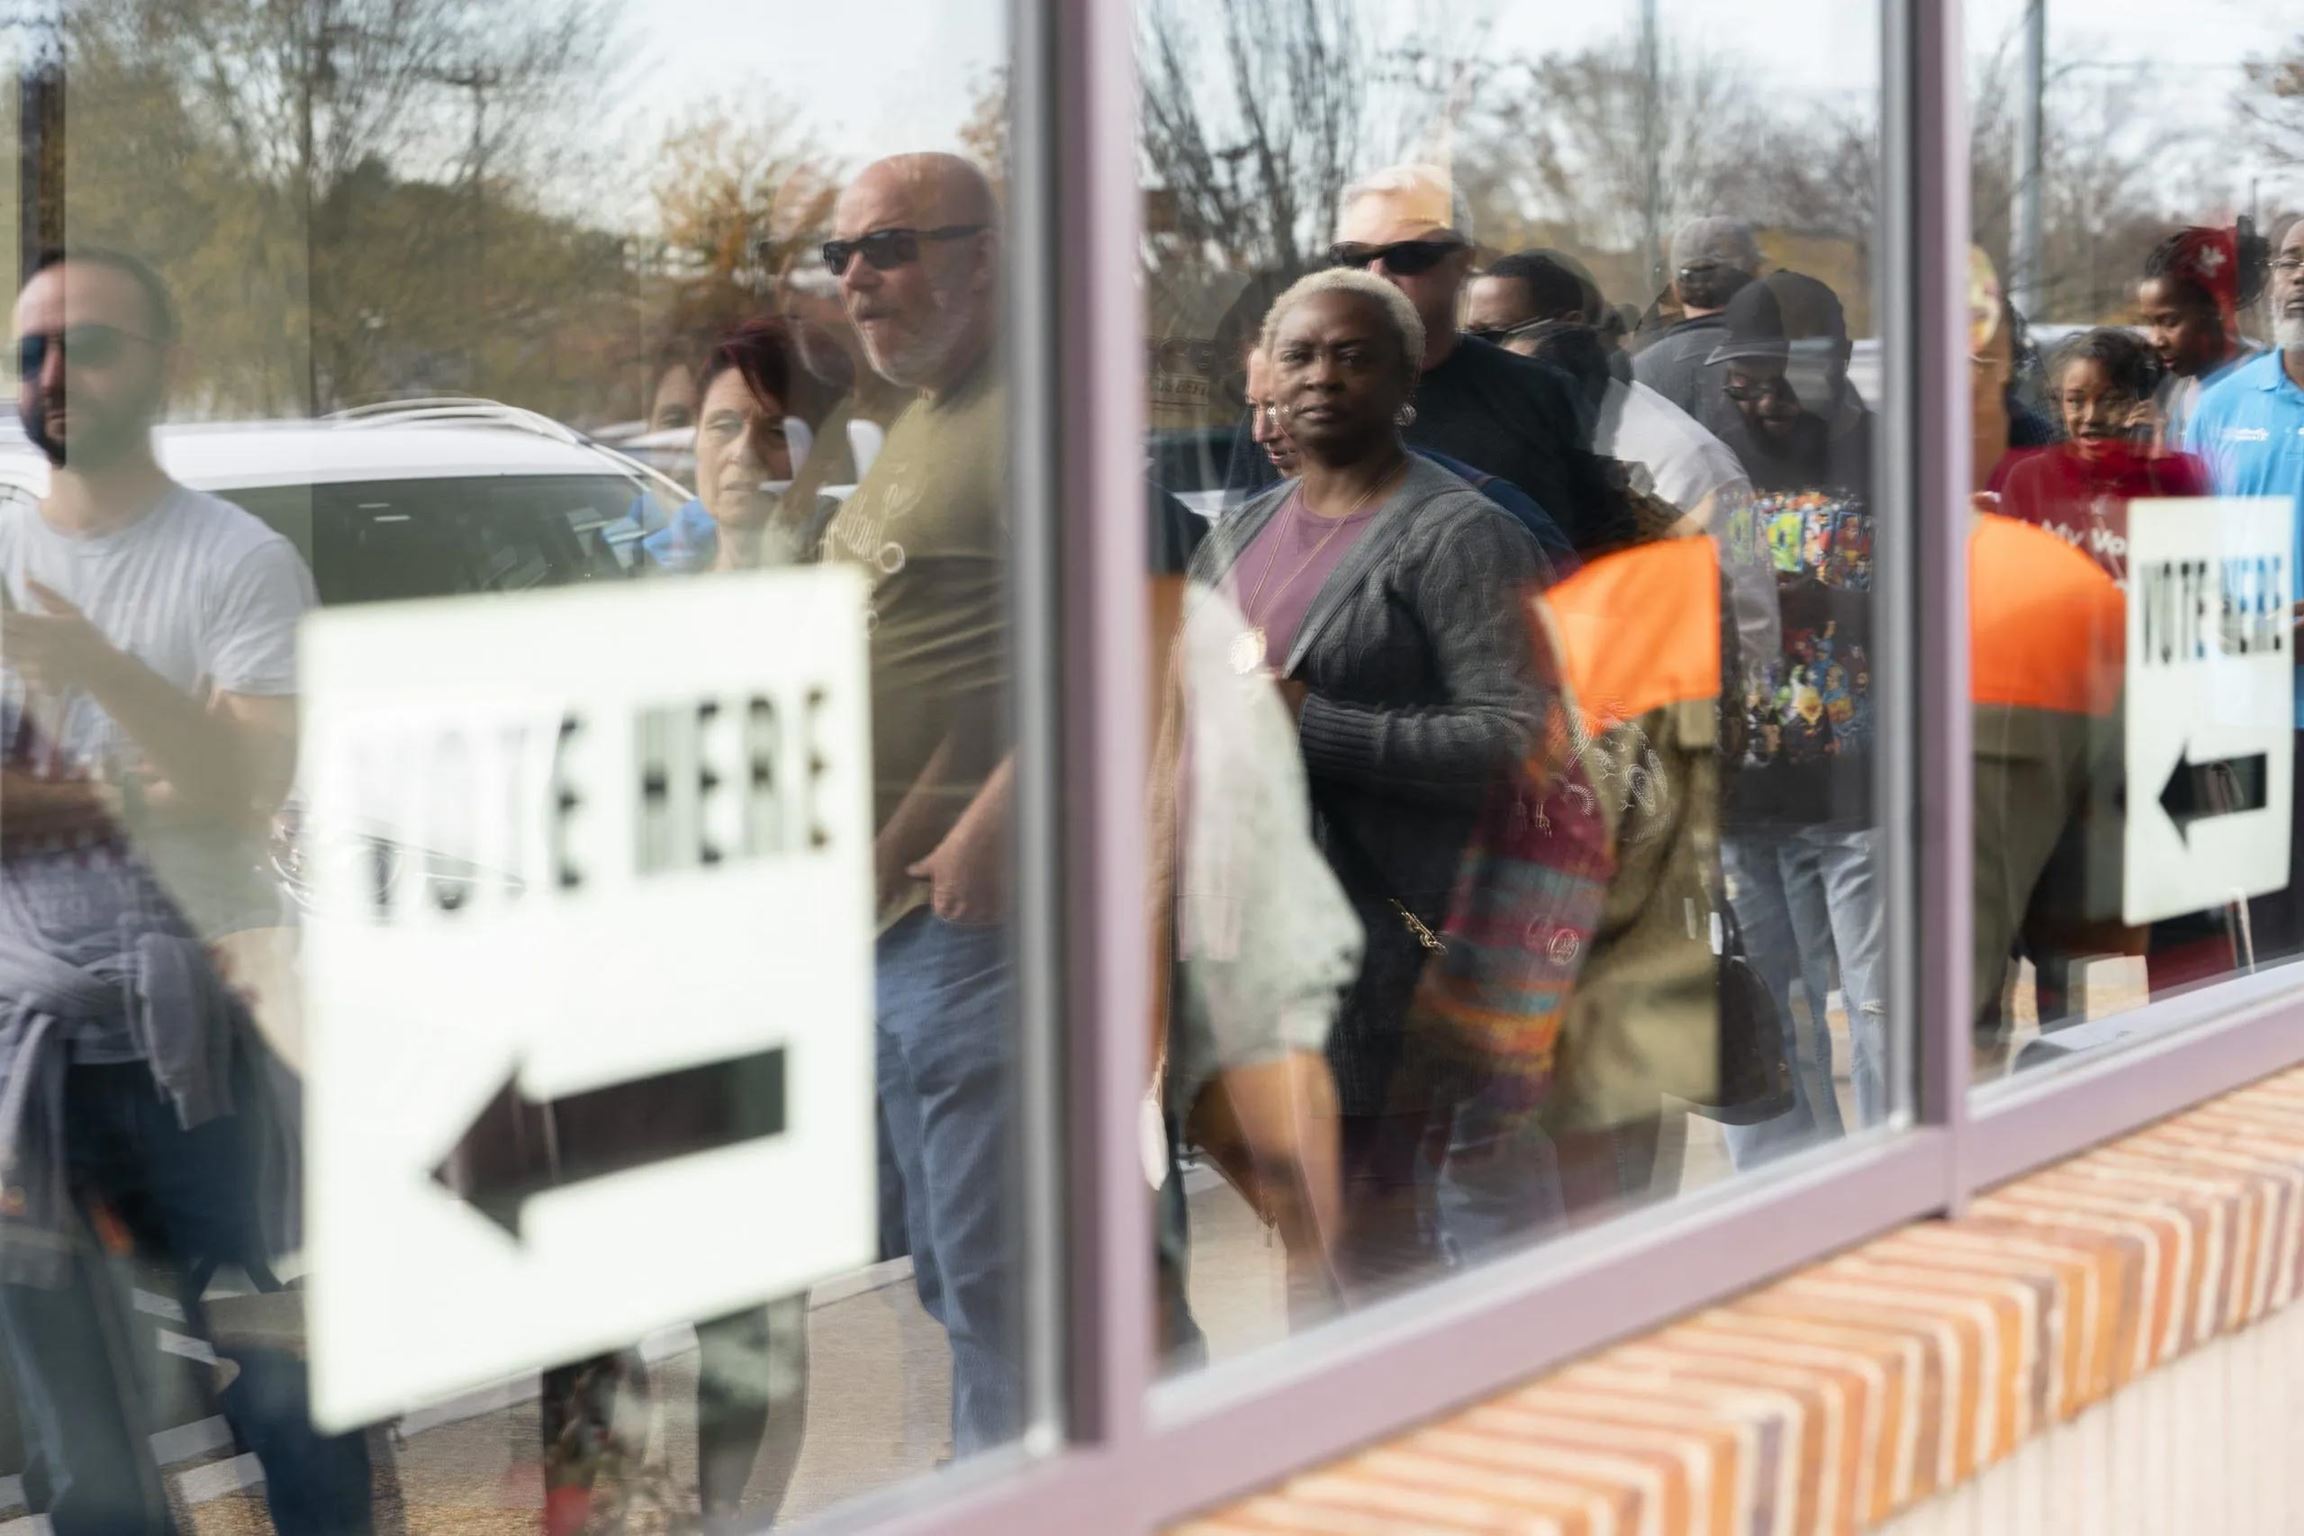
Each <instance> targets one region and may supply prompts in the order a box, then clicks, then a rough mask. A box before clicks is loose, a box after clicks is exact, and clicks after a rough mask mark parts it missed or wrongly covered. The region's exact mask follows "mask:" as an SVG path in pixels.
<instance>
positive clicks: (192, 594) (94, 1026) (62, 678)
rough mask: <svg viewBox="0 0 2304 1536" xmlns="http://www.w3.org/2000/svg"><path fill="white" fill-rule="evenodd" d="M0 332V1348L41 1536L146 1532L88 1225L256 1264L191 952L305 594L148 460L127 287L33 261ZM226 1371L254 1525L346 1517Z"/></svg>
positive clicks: (239, 1156) (248, 833) (252, 1388)
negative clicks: (5, 401) (19, 432)
mask: <svg viewBox="0 0 2304 1536" xmlns="http://www.w3.org/2000/svg"><path fill="white" fill-rule="evenodd" d="M15 325H16V338H17V340H16V347H17V362H18V365H19V369H20V376H21V378H22V380H23V383H22V393H21V395H20V398H19V402H18V404H19V410H20V413H21V416H22V420H23V425H24V430H25V433H26V435H27V436H29V437H30V438H31V440H32V441H33V443H34V444H35V445H36V446H38V447H39V448H40V450H41V451H42V452H43V453H44V454H45V455H46V456H47V457H48V460H49V462H50V463H51V465H53V467H54V473H53V475H52V477H51V483H50V488H49V491H48V494H47V496H46V497H45V498H43V499H42V500H41V501H40V503H39V504H38V505H37V506H32V505H29V504H26V503H23V502H17V503H14V504H10V505H7V506H0V589H4V591H5V596H6V605H5V610H4V611H0V665H4V668H5V691H4V693H0V1169H4V1170H5V1178H6V1184H5V1187H4V1188H0V1347H4V1349H5V1352H6V1357H7V1363H8V1369H9V1377H10V1380H11V1381H12V1382H13V1383H14V1384H15V1386H16V1389H17V1394H18V1398H19V1401H20V1402H21V1403H22V1404H23V1406H24V1409H25V1418H26V1430H27V1440H28V1442H29V1445H30V1449H31V1451H32V1454H33V1457H34V1459H35V1460H36V1461H37V1463H38V1464H39V1468H40V1474H41V1475H40V1477H39V1478H38V1479H36V1480H35V1481H36V1484H37V1485H38V1486H42V1487H44V1488H45V1489H46V1497H45V1499H44V1500H43V1501H42V1502H43V1504H44V1505H45V1508H44V1511H43V1512H44V1513H46V1514H47V1515H48V1516H49V1518H50V1522H51V1524H52V1526H53V1528H54V1529H55V1530H56V1531H57V1532H58V1536H70V1533H72V1532H75V1531H105V1532H110V1531H144V1530H152V1531H163V1530H167V1529H170V1528H171V1527H170V1521H169V1516H168V1508H167V1503H166V1499H165V1497H164V1494H163V1492H162V1489H161V1487H160V1481H159V1476H158V1473H157V1472H156V1470H155V1469H154V1468H153V1466H152V1461H151V1453H150V1449H149V1446H148V1444H147V1434H148V1432H149V1430H150V1429H152V1428H156V1427H158V1426H148V1425H144V1424H142V1423H141V1422H140V1419H141V1413H140V1411H139V1409H140V1403H141V1393H140V1391H139V1388H138V1383H137V1380H136V1373H135V1369H134V1362H133V1361H131V1360H127V1359H123V1358H121V1357H120V1355H119V1352H118V1350H117V1349H116V1348H114V1347H112V1341H115V1340H117V1339H119V1338H121V1337H124V1336H126V1335H125V1334H124V1333H123V1331H122V1324H121V1321H120V1320H121V1318H122V1317H123V1316H124V1315H125V1314H124V1312H123V1310H122V1306H123V1301H124V1298H123V1297H122V1296H120V1295H119V1293H118V1291H117V1288H116V1285H115V1284H114V1282H113V1280H112V1279H111V1277H110V1276H109V1275H108V1274H107V1273H106V1270H107V1266H106V1265H105V1264H104V1263H103V1261H102V1255H101V1252H100V1251H99V1250H98V1248H97V1247H96V1245H95V1244H94V1242H93V1241H92V1239H91V1233H92V1230H93V1229H96V1228H106V1229H109V1230H110V1231H112V1232H113V1233H115V1234H125V1235H126V1236H127V1237H128V1238H129V1239H130V1240H131V1241H132V1242H133V1244H134V1246H135V1249H136V1251H137V1253H138V1256H139V1258H140V1259H141V1260H143V1261H144V1262H146V1263H147V1264H158V1265H161V1266H164V1267H166V1268H168V1269H170V1270H173V1271H174V1272H176V1273H177V1274H178V1275H179V1276H181V1275H184V1274H199V1273H205V1272H208V1271H209V1270H211V1269H213V1268H215V1267H218V1266H229V1267H237V1268H241V1269H244V1270H245V1271H246V1272H247V1273H248V1274H250V1275H251V1276H255V1277H263V1276H266V1275H268V1274H269V1261H270V1259H271V1257H272V1256H273V1248H274V1247H275V1246H276V1239H277V1236H278V1234H279V1232H280V1230H281V1224H280V1219H279V1218H280V1212H279V1210H278V1209H277V1208H276V1206H275V1205H274V1204H272V1203H268V1202H267V1200H266V1198H265V1195H266V1192H273V1193H276V1192H278V1191H281V1190H284V1189H285V1188H287V1187H288V1181H287V1180H286V1178H285V1177H284V1175H285V1173H286V1170H284V1169H282V1168H280V1167H279V1166H277V1160H276V1159H267V1158H266V1156H265V1154H264V1152H263V1150H262V1149H263V1148H264V1147H265V1146H266V1145H267V1144H268V1142H267V1138H266V1137H265V1136H264V1135H263V1134H262V1132H261V1129H260V1122H261V1121H262V1119H263V1114H262V1109H263V1106H264V1103H265V1100H266V1095H265V1093H264V1088H265V1084H266V1081H267V1079H266V1074H265V1071H264V1066H263V1063H262V1061H261V1059H260V1057H259V1055H258V1053H257V1050H256V1047H255V1046H254V1044H253V1041H252V1038H251V1031H250V1027H249V1021H248V1018H247V1015H246V1011H245V1009H244V1007H243V1006H242V1005H241V1003H240V1002H239V1001H238V999H236V998H235V997H234V996H233V995H232V993H231V991H230V989H229V987H228V986H227V985H226V984H225V981H224V979H223V978H222V977H220V976H219V975H218V973H217V971H216V969H215V967H214V965H213V963H212V961H211V958H210V951H209V949H208V942H209V941H210V940H212V939H214V938H216V937H217V936H219V935H221V934H222V933H225V932H227V931H230V930H232V929H236V928H245V927H249V926H254V925H259V924H265V923H271V922H277V921H278V909H277V898H276V896H275V895H274V893H273V892H272V891H271V890H270V889H269V888H268V885H267V883H266V882H264V881H262V880H260V879H259V878H258V877H257V876H256V874H255V866H256V862H257V858H258V856H259V853H260V850H261V846H262V844H261V840H262V837H263V835H264V832H265V830H266V827H267V824H268V822H269V819H270V817H271V815H272V813H273V812H274V811H275V810H277V809H278V807H279V804H280V802H281V800H282V798H283V797H284V796H285V794H286V793H287V789H288V785H289V781H290V778H291V775H292V774H293V771H294V759H295V738H294V730H295V718H296V713H295V711H296V700H295V688H296V654H295V640H296V624H297V621H298V619H299V618H300V617H301V615H302V614H303V613H304V611H305V610H306V609H307V608H309V607H310V606H311V605H312V603H313V600H314V598H313V588H312V580H311V576H310V573H309V572H307V571H306V570H305V568H304V565H303V562H302V560H301V559H300V558H299V557H298V556H297V553H296V551H295V549H294V548H293V547H292V546H291V545H290V544H289V543H288V542H287V541H286V540H285V539H283V538H281V537H280V536H279V535H278V534H276V533H274V532H272V531H271V530H270V529H268V528H266V527H265V526H264V525H263V524H262V523H260V522H258V521H257V520H256V519H255V518H253V517H251V516H249V515H248V514H247V513H246V512H243V511H241V510H240V509H239V508H237V507H234V506H231V505H230V504H228V503H226V502H222V501H219V500H217V499H216V498H215V497H212V496H207V495H204V494H202V493H200V492H198V491H194V490H191V489H189V488H188V487H185V486H182V485H178V484H176V483H175V482H174V481H172V480H170V479H169V478H168V476H167V475H166V474H165V473H164V472H163V471H162V470H161V468H160V467H159V464H158V463H157V462H156V461H155V459H154V457H153V451H152V423H153V421H154V420H155V418H156V417H157V416H158V414H159V412H160V410H161V407H162V405H163V404H164V402H165V400H166V397H167V388H168V380H169V373H170V366H171V360H172V357H173V354H174V349H175V339H176V323H175V318H174V313H173V309H172V307H171V305H170V303H169V300H168V295H167V291H166V289H165V288H164V287H163V286H162V285H161V282H160V280H159V278H158V277H157V276H156V275H155V274H154V273H153V272H152V271H151V269H150V268H148V267H146V266H145V265H144V264H143V263H142V262H140V261H138V260H136V259H135V258H134V257H131V256H127V255H124V254H122V253H119V252H113V251H102V250H75V251H71V252H62V253H55V254H52V255H49V256H46V257H43V258H42V259H41V261H40V263H39V264H38V266H37V267H36V269H35V271H34V273H33V276H32V278H31V280H30V281H29V282H28V283H27V284H26V285H25V287H24V291H23V293H22V294H20V295H19V296H18V298H17V303H16V315H15ZM186 1300H187V1301H188V1302H193V1303H196V1302H197V1300H198V1298H197V1296H196V1295H190V1294H188V1295H187V1297H186ZM189 1316H190V1318H191V1326H193V1327H194V1328H197V1327H198V1314H197V1311H196V1310H195V1311H192V1312H191V1313H190V1314H189ZM234 1363H235V1365H236V1366H237V1367H238V1371H237V1374H236V1375H235V1377H234V1379H233V1380H232V1382H231V1383H230V1385H229V1386H227V1387H226V1388H225V1389H224V1390H223V1392H222V1393H221V1394H220V1396H221V1405H222V1407H223V1409H224V1412H225V1415H226V1417H227V1419H228V1420H229V1421H230V1422H231V1424H232V1426H233V1429H234V1431H235V1433H236V1434H237V1435H238V1436H239V1438H240V1440H241V1442H242V1444H243V1446H244V1447H245V1448H247V1449H250V1450H253V1451H255V1452H256V1454H257V1455H258V1457H259V1459H260V1460H261V1461H262V1462H263V1464H264V1471H265V1477H266V1498H267V1501H268V1503H269V1504H270V1506H271V1511H272V1516H273V1523H274V1525H275V1526H276V1527H277V1528H278V1529H279V1530H280V1531H281V1532H282V1533H283V1536H291V1533H294V1532H300V1531H332V1532H333V1531H354V1532H359V1531H365V1530H367V1529H368V1528H369V1526H370V1519H369V1513H368V1464H367V1454H366V1450H365V1447H364V1444H363V1442H362V1440H361V1439H360V1437H358V1436H346V1437H340V1438H337V1439H324V1438H322V1437H320V1436H318V1435H316V1434H315V1433H314V1431H313V1429H312V1425H311V1416H310V1413H309V1410H308V1408H307V1405H306V1399H305V1391H304V1379H303V1367H302V1364H301V1362H300V1361H298V1360H296V1359H294V1358H293V1357H292V1356H290V1355H288V1354H286V1353H283V1352H280V1351H275V1350H252V1351H247V1352H244V1353H241V1354H238V1355H236V1356H235V1357H234Z"/></svg>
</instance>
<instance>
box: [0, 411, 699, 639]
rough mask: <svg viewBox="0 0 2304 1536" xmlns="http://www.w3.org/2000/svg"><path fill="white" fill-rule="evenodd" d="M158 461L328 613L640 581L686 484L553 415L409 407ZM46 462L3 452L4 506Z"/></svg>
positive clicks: (44, 472) (190, 439)
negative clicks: (238, 515)
mask: <svg viewBox="0 0 2304 1536" xmlns="http://www.w3.org/2000/svg"><path fill="white" fill-rule="evenodd" d="M155 445H156V447H157V450H158V453H159V457H160V463H161V465H162V467H163V468H165V469H166V470H167V471H168V473H169V474H171V475H173V476H174V477H175V478H176V479H178V480H181V481H182V482H184V483H185V484H186V485H190V486H193V487H195V488H197V489H199V490H203V491H209V492H212V493H214V494H215V495H218V496H221V497H223V498H224V499H225V500H227V501H231V502H235V503H237V504H238V505H240V506H242V507H245V508H246V509H247V510H248V511H250V512H252V513H254V514H255V515H256V516H257V517H260V518H262V519H263V520H264V521H265V522H266V523H267V524H269V525H270V526H271V527H273V528H276V529H278V530H279V531H280V532H281V533H282V534H284V535H285V536H286V537H287V538H288V539H289V541H290V542H292V543H293V544H295V546H296V548H297V551H298V552H299V553H300V554H302V555H303V556H304V561H305V563H306V564H307V565H309V566H310V567H311V569H312V576H313V580H314V581H315V582H316V583H317V584H318V586H319V589H320V601H321V602H322V603H324V604H330V605H333V604H337V603H359V602H375V601H378V600H384V599H392V598H410V597H446V596H452V595H454V594H457V593H465V592H500V591H518V590H521V589H524V588H528V587H541V586H559V585H565V584H567V583H571V582H579V581H594V580H600V579H603V578H610V577H621V576H624V575H627V574H629V573H630V572H631V571H632V569H633V567H634V565H635V564H636V563H637V561H638V559H639V549H638V544H639V540H640V539H641V538H642V537H643V536H645V535H646V534H648V533H651V532H653V531H655V530H656V529H657V528H660V527H662V526H663V525H664V523H665V522H666V520H667V519H668V518H669V517H670V516H671V515H672V513H673V512H674V511H675V510H676V509H677V508H678V507H679V506H680V505H681V503H683V502H685V501H687V500H688V492H687V491H685V490H684V489H682V488H681V486H680V485H679V484H678V483H677V482H675V481H673V480H671V479H670V478H668V477H667V476H665V475H663V474H661V473H659V472H658V471H656V470H653V469H650V468H649V467H647V466H646V465H644V464H641V463H639V462H637V461H635V460H633V459H631V458H628V457H626V456H625V455H623V454H621V453H617V452H615V451H614V450H613V449H610V448H606V447H603V446H602V445H600V444H598V443H595V442H593V441H592V440H590V439H589V438H586V437H585V436H583V435H582V434H581V433H578V432H576V431H574V430H573V429H571V428H568V427H565V426H562V425H561V424H560V423H558V422H555V421H552V420H550V419H548V418H546V417H543V416H539V415H536V414H535V413H533V412H530V411H523V410H519V409H517V408H515V407H512V406H505V405H498V404H496V403H494V402H492V401H486V400H412V401H398V402H393V403H391V404H387V405H379V406H368V407H363V408H361V409H358V410H352V411H345V412H342V413H340V414H338V415H335V416H327V417H321V418H319V419H316V420H308V421H262V422H247V423H223V424H216V425H207V424H199V425H174V426H164V427H162V428H160V429H159V431H158V432H157V434H156V435H155ZM47 483H48V465H47V461H46V460H44V459H42V458H41V457H40V456H39V454H37V453H36V452H34V451H33V450H32V447H31V445H30V444H29V443H28V442H27V443H23V444H22V446H21V447H20V448H19V447H17V446H16V445H15V444H4V443H0V495H7V494H11V493H14V494H18V495H26V496H35V497H36V496H39V495H41V494H43V493H44V492H45V491H46V489H47Z"/></svg>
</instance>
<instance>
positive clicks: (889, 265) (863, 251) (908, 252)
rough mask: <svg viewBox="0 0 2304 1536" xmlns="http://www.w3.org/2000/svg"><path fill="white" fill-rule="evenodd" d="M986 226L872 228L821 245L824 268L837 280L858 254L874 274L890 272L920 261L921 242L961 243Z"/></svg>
mask: <svg viewBox="0 0 2304 1536" xmlns="http://www.w3.org/2000/svg"><path fill="white" fill-rule="evenodd" d="M991 227H992V226H991V225H989V224H947V225H945V226H943V227H942V228H941V229H876V230H874V231H872V233H870V234H868V235H858V236H857V237H856V238H855V239H853V240H827V241H825V242H824V265H826V266H827V267H830V268H831V269H832V275H833V276H834V277H839V276H840V275H842V274H843V273H845V272H846V271H847V270H848V263H849V260H850V259H851V258H853V257H855V256H858V255H861V256H863V258H864V259H865V260H866V261H868V262H870V263H871V264H872V270H873V271H875V272H893V271H894V270H895V269H896V268H898V267H901V266H907V265H909V264H911V263H912V262H915V261H918V260H919V259H920V242H921V241H923V240H965V239H966V238H968V236H970V235H980V234H982V233H983V232H984V231H985V230H987V229H990V228H991Z"/></svg>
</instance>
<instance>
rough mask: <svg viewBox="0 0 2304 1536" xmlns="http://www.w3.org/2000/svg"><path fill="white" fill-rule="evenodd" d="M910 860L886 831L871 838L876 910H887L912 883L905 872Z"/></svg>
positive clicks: (873, 894) (909, 876) (873, 893)
mask: <svg viewBox="0 0 2304 1536" xmlns="http://www.w3.org/2000/svg"><path fill="white" fill-rule="evenodd" d="M910 862H911V861H910V860H909V859H907V858H906V857H905V856H904V851H903V849H902V848H900V847H898V846H897V844H896V842H895V840H894V839H892V838H891V837H890V836H889V835H888V832H887V831H885V830H884V831H882V832H881V834H880V835H879V836H878V837H875V838H874V839H872V899H873V900H874V901H875V902H877V903H878V907H877V908H876V910H878V911H881V912H885V911H887V910H888V909H889V908H890V907H891V906H893V905H895V903H896V900H897V898H898V897H900V896H902V895H903V893H904V888H905V887H906V886H907V885H910V884H911V883H912V877H911V875H909V874H907V873H906V872H905V866H906V865H907V864H909V863H910Z"/></svg>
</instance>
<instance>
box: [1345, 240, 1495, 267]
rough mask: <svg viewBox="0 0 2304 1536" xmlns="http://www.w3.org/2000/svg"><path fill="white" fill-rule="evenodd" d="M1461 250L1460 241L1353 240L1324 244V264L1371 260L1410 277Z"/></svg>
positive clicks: (1361, 263) (1351, 264)
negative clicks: (1384, 242) (1365, 242)
mask: <svg viewBox="0 0 2304 1536" xmlns="http://www.w3.org/2000/svg"><path fill="white" fill-rule="evenodd" d="M1463 249H1464V242H1463V241H1462V240H1458V239H1454V238H1449V239H1443V240H1395V241H1393V242H1392V243H1391V244H1390V245H1362V244H1361V243H1360V242H1359V241H1357V240H1344V241H1339V242H1338V243H1336V244H1335V245H1332V246H1330V247H1328V264H1329V265H1330V266H1335V267H1365V266H1367V265H1368V264H1369V263H1370V262H1372V261H1380V262H1382V263H1384V270H1385V271H1387V272H1390V273H1392V274H1393V275H1394V276H1396V277H1414V276H1415V275H1416V274H1417V273H1419V272H1429V271H1431V270H1432V269H1433V268H1434V267H1436V266H1438V265H1440V263H1441V262H1442V261H1443V260H1444V259H1446V257H1447V256H1448V255H1449V254H1450V253H1451V252H1454V251H1460V250H1463Z"/></svg>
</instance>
